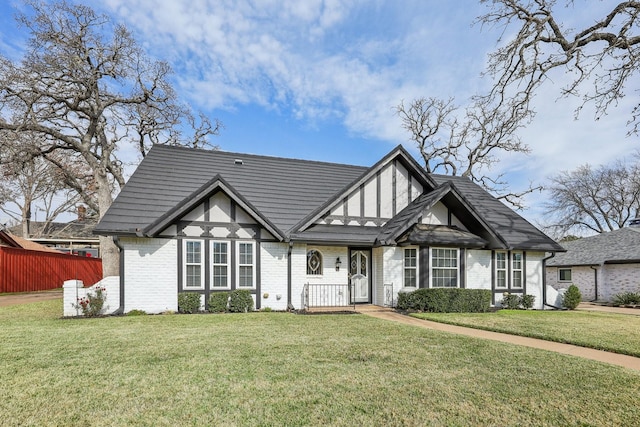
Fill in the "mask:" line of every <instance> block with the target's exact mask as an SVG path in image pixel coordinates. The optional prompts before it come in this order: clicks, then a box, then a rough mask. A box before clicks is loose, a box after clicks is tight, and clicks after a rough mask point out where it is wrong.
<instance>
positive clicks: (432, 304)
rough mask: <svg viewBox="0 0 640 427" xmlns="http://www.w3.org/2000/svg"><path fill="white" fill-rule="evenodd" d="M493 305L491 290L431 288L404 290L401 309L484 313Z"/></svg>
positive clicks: (401, 295)
mask: <svg viewBox="0 0 640 427" xmlns="http://www.w3.org/2000/svg"><path fill="white" fill-rule="evenodd" d="M490 307H491V291H488V290H484V289H459V288H431V289H417V290H415V291H413V292H407V293H405V292H402V293H400V294H399V295H398V304H397V308H398V309H400V310H416V311H429V312H434V313H483V312H486V311H489V308H490Z"/></svg>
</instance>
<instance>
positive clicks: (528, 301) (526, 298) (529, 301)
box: [520, 294, 536, 310]
mask: <svg viewBox="0 0 640 427" xmlns="http://www.w3.org/2000/svg"><path fill="white" fill-rule="evenodd" d="M535 300H536V297H535V296H534V295H526V294H525V295H522V296H521V297H520V305H521V306H522V308H524V309H525V310H528V309H530V308H533V303H534V302H535Z"/></svg>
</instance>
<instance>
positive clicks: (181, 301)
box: [178, 292, 200, 314]
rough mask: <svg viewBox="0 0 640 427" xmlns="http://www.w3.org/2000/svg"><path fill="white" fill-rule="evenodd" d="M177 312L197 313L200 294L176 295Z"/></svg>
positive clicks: (183, 293) (186, 293)
mask: <svg viewBox="0 0 640 427" xmlns="http://www.w3.org/2000/svg"><path fill="white" fill-rule="evenodd" d="M178 311H179V312H180V313H188V314H191V313H197V312H198V311H200V294H199V293H198V292H182V293H179V294H178Z"/></svg>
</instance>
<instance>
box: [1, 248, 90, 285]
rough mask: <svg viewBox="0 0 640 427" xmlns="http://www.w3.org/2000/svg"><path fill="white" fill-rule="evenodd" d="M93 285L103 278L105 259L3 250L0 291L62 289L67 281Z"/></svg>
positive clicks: (15, 249) (18, 249) (24, 250)
mask: <svg viewBox="0 0 640 427" xmlns="http://www.w3.org/2000/svg"><path fill="white" fill-rule="evenodd" d="M71 279H76V280H82V281H83V282H84V283H85V285H86V286H90V285H92V284H94V283H96V282H98V281H99V280H100V279H102V260H101V259H99V258H85V257H80V256H77V255H66V254H63V253H60V254H56V253H53V252H39V251H32V250H26V249H20V248H10V247H0V292H30V291H44V290H48V289H56V288H61V287H62V284H63V283H64V281H65V280H71Z"/></svg>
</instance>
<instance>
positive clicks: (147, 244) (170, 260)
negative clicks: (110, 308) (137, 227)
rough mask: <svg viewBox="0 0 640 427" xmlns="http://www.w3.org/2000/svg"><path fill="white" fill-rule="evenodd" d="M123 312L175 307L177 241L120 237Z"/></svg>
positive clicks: (171, 308)
mask: <svg viewBox="0 0 640 427" xmlns="http://www.w3.org/2000/svg"><path fill="white" fill-rule="evenodd" d="M120 242H121V244H122V246H123V247H124V251H125V253H124V262H125V265H124V271H125V294H124V310H125V312H128V311H131V310H134V309H138V310H144V311H146V312H147V313H162V312H164V311H177V310H178V241H177V240H173V239H148V238H122V239H121V240H120Z"/></svg>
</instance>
